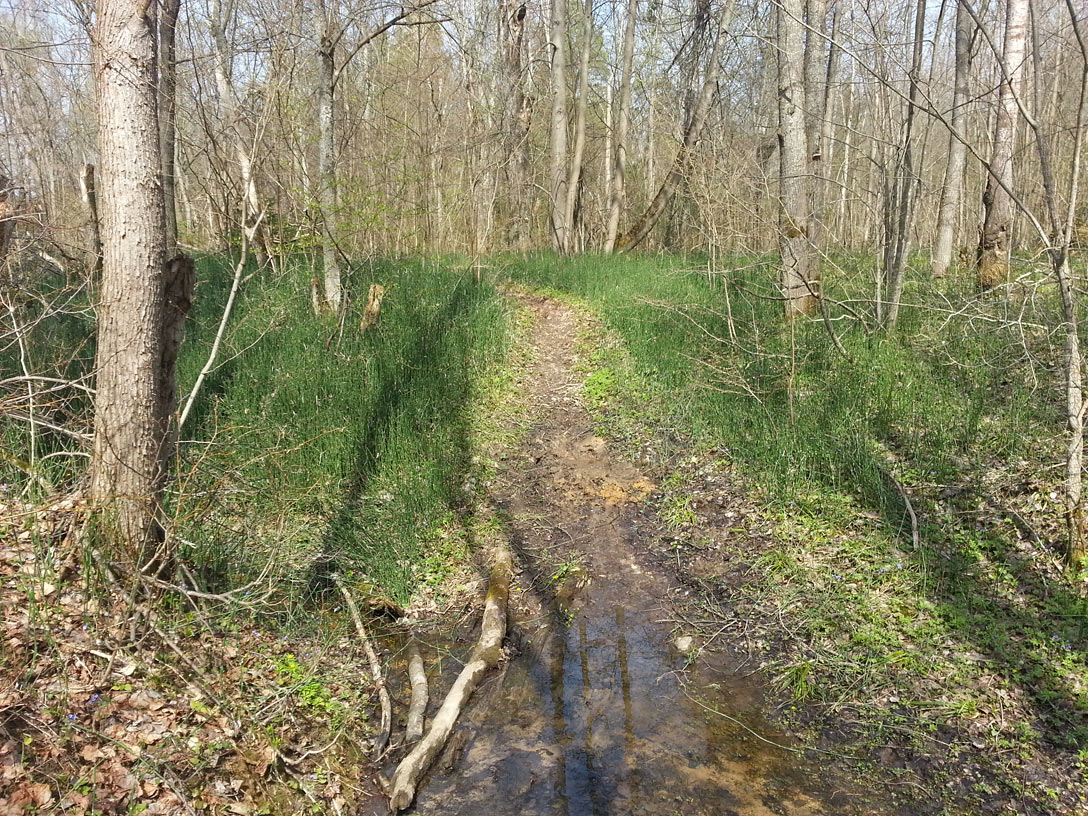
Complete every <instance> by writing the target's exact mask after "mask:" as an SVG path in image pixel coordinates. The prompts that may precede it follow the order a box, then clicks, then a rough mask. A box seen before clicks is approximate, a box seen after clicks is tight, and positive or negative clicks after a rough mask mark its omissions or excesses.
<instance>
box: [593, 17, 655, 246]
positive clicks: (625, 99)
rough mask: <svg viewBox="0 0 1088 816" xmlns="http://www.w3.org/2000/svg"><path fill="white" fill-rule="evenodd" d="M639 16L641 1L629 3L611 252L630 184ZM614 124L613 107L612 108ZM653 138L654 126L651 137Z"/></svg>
mask: <svg viewBox="0 0 1088 816" xmlns="http://www.w3.org/2000/svg"><path fill="white" fill-rule="evenodd" d="M637 17H638V0H630V2H629V3H628V4H627V25H626V26H625V27H624V32H623V62H622V64H621V66H620V95H619V104H618V109H617V111H616V135H615V139H614V141H613V142H612V144H613V146H614V150H615V153H614V157H615V158H614V162H615V164H614V165H613V167H612V188H611V190H610V192H609V201H608V225H607V227H606V229H605V238H604V251H605V252H612V251H613V250H614V249H615V248H616V236H617V235H618V234H619V229H620V216H621V215H622V214H623V205H624V196H625V194H626V190H625V187H626V183H627V131H628V129H629V128H630V122H631V74H632V72H633V66H634V60H635V22H636V19H637ZM609 119H610V121H609V125H610V126H611V107H610V108H609ZM648 138H650V139H651V140H652V139H653V138H654V134H653V130H652V129H651V131H650V134H649V137H648Z"/></svg>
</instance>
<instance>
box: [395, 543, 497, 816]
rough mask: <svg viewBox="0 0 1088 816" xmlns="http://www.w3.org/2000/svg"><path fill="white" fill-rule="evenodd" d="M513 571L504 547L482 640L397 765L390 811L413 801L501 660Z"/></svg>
mask: <svg viewBox="0 0 1088 816" xmlns="http://www.w3.org/2000/svg"><path fill="white" fill-rule="evenodd" d="M513 571H514V568H513V564H512V562H511V560H510V553H509V551H508V550H507V549H506V548H505V547H501V548H500V549H499V550H498V552H496V554H495V564H494V566H493V567H492V568H491V580H490V581H489V582H488V587H487V600H486V601H485V603H484V616H483V623H482V624H481V627H480V639H479V640H478V641H477V642H476V648H475V649H473V650H472V655H471V657H470V658H469V661H468V663H466V664H465V667H464V668H463V669H462V670H461V673H460V674H459V675H458V676H457V680H456V681H454V684H453V688H451V689H450V692H449V694H447V695H446V699H445V700H443V701H442V706H441V708H439V709H438V712H437V713H436V714H435V715H434V719H433V720H432V721H431V729H430V730H429V731H428V732H427V735H426V736H425V737H423V739H422V740H420V742H419V743H418V744H417V745H416V747H415V748H413V749H412V752H411V753H410V754H408V756H406V757H405V758H404V759H403V760H402V761H401V763H400V765H398V766H397V770H396V771H395V772H394V774H393V779H392V780H391V782H390V795H389V812H390V813H396V812H398V811H401V810H404V809H405V808H407V807H408V806H409V805H411V804H412V801H413V800H414V799H415V797H416V786H417V785H418V784H419V780H420V779H421V778H422V777H423V774H425V773H426V772H427V769H428V768H430V766H431V763H432V762H434V759H435V757H436V756H438V754H439V752H440V751H441V750H442V747H443V746H444V745H445V744H446V740H448V739H449V736H450V732H451V731H452V730H453V727H454V725H455V724H456V723H457V718H458V717H459V716H460V714H461V710H462V709H463V708H464V707H465V703H467V702H468V699H469V698H470V697H471V696H472V692H473V691H475V689H476V686H477V685H479V683H480V680H481V679H482V678H483V676H484V674H486V673H487V671H488V669H491V668H494V666H495V665H496V664H497V663H498V662H499V657H500V656H501V654H502V641H503V638H504V637H505V636H506V608H507V604H508V600H509V597H510V579H511V577H512V576H513Z"/></svg>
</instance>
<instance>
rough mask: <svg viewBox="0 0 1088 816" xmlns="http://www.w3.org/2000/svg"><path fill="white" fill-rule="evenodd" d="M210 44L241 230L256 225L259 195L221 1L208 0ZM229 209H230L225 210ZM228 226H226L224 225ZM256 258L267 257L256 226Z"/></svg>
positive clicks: (263, 239) (262, 239) (262, 238)
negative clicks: (233, 160)
mask: <svg viewBox="0 0 1088 816" xmlns="http://www.w3.org/2000/svg"><path fill="white" fill-rule="evenodd" d="M210 14H211V27H212V43H213V45H214V50H215V55H214V59H213V63H214V68H213V71H214V74H215V86H216V92H217V93H218V95H219V105H220V110H221V115H222V119H223V123H224V129H225V130H226V131H227V132H228V133H229V134H230V136H231V138H233V139H234V152H235V155H236V156H237V159H238V168H239V175H240V177H241V178H240V181H241V187H242V224H241V227H242V229H245V228H247V227H252V226H253V225H255V224H256V225H258V226H259V224H260V218H259V214H260V210H261V205H260V196H259V195H258V194H257V181H256V179H255V178H254V175H253V157H252V155H251V153H250V149H249V146H248V145H247V144H246V140H245V137H244V135H243V134H242V132H241V124H240V117H239V115H238V108H237V104H236V102H235V91H234V82H233V80H232V79H231V71H230V61H231V53H230V48H229V45H228V44H227V24H228V19H227V18H228V16H229V15H228V13H227V11H225V10H224V9H223V3H222V0H211V4H210ZM226 211H227V212H229V211H230V208H229V207H228V209H227V210H226ZM228 229H229V225H228ZM253 245H254V248H255V249H256V251H257V257H258V260H259V261H261V262H262V263H263V262H265V261H266V260H268V252H267V249H266V247H265V238H264V232H263V230H261V229H258V230H257V232H256V233H255V235H254V238H253Z"/></svg>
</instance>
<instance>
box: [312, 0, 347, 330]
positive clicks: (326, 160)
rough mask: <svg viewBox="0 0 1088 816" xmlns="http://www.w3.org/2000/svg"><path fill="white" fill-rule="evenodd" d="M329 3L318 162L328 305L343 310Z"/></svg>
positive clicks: (321, 53) (322, 35) (321, 22)
mask: <svg viewBox="0 0 1088 816" xmlns="http://www.w3.org/2000/svg"><path fill="white" fill-rule="evenodd" d="M331 15H332V12H330V11H329V10H328V9H327V8H326V6H325V3H324V2H322V3H320V4H319V6H318V21H317V24H318V46H317V56H318V61H319V67H318V89H317V111H318V113H317V123H318V140H317V163H318V176H319V184H320V188H319V192H318V202H319V204H320V206H321V258H322V268H323V271H324V281H325V287H324V295H325V306H326V308H328V309H329V310H330V311H332V312H339V311H340V302H341V300H342V294H341V286H340V255H339V252H338V250H337V246H336V235H337V220H338V217H337V196H336V166H335V161H336V159H335V157H334V156H333V151H334V149H335V148H334V137H335V130H334V128H335V119H334V118H333V105H334V102H335V96H334V95H335V93H336V63H335V49H336V45H335V43H336V32H335V28H334V22H333V19H332V16H331Z"/></svg>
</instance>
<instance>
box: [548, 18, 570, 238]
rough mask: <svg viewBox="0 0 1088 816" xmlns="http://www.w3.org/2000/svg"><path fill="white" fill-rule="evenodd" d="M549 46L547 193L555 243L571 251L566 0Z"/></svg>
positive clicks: (554, 22)
mask: <svg viewBox="0 0 1088 816" xmlns="http://www.w3.org/2000/svg"><path fill="white" fill-rule="evenodd" d="M548 44H549V47H550V48H551V82H552V124H551V173H550V190H549V191H548V196H549V204H550V210H551V227H552V244H553V246H554V247H555V249H556V250H558V251H559V252H566V251H567V248H568V243H569V241H568V232H567V226H566V220H565V217H564V215H565V212H566V202H567V0H552V2H551V20H550V25H549V34H548Z"/></svg>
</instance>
